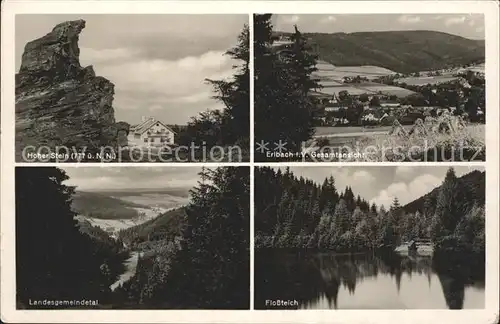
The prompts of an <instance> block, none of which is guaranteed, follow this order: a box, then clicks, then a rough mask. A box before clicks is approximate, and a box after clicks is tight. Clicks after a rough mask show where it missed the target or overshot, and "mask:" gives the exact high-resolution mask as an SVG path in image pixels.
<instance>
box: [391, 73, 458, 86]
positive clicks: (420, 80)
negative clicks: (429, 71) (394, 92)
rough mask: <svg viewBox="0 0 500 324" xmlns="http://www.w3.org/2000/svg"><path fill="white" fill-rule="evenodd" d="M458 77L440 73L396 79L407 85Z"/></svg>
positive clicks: (440, 81)
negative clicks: (438, 74)
mask: <svg viewBox="0 0 500 324" xmlns="http://www.w3.org/2000/svg"><path fill="white" fill-rule="evenodd" d="M457 79H458V77H456V76H453V75H440V76H424V77H407V78H401V79H396V80H395V81H396V82H397V83H406V84H407V85H416V86H418V85H426V84H431V85H434V84H440V83H446V82H450V81H454V80H457Z"/></svg>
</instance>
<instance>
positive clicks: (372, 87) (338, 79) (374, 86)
mask: <svg viewBox="0 0 500 324" xmlns="http://www.w3.org/2000/svg"><path fill="white" fill-rule="evenodd" d="M316 68H317V69H318V71H315V72H314V73H313V77H316V78H318V79H319V84H320V85H321V86H322V88H321V89H319V90H318V93H320V94H325V95H328V96H333V95H336V96H338V94H339V92H341V91H347V92H349V94H351V95H361V94H364V93H366V94H384V95H389V96H390V95H395V96H398V97H406V96H409V95H411V94H413V93H414V92H413V91H411V90H407V89H403V88H400V87H396V86H389V85H385V84H381V83H376V82H370V81H366V82H362V83H343V82H342V78H344V77H357V76H360V77H365V78H367V79H368V80H373V79H376V78H378V77H380V76H385V75H391V74H394V73H395V72H393V71H391V70H388V69H385V68H382V67H379V66H334V65H332V64H329V63H327V62H323V61H320V62H319V63H318V64H317V65H316Z"/></svg>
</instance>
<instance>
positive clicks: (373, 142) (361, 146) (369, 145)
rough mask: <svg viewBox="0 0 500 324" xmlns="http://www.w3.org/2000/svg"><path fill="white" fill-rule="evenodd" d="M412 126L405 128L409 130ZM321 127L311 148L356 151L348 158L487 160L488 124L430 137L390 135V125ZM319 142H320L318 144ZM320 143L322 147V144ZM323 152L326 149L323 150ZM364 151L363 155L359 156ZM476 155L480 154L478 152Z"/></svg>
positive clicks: (378, 159) (469, 126)
mask: <svg viewBox="0 0 500 324" xmlns="http://www.w3.org/2000/svg"><path fill="white" fill-rule="evenodd" d="M411 127H412V126H405V127H403V128H404V129H406V130H407V131H408V128H411ZM348 128H349V129H347V128H346V127H319V128H317V129H316V134H315V137H314V139H313V140H312V141H311V142H310V143H308V144H307V147H308V150H309V151H311V149H312V150H313V151H314V149H313V147H314V146H316V150H325V148H329V149H330V150H333V151H332V152H336V151H337V152H338V150H340V149H341V148H342V150H343V151H345V149H346V148H349V149H348V150H350V152H353V153H357V154H358V156H357V157H352V158H346V159H344V160H348V161H379V162H380V161H384V162H385V161H436V162H437V161H446V160H449V159H451V158H452V157H451V156H453V159H454V161H461V159H464V160H469V159H470V160H484V157H485V125H475V124H472V125H468V126H467V127H466V128H464V129H461V130H457V131H456V132H453V133H431V134H429V135H427V136H411V137H401V136H396V135H389V134H388V133H389V129H390V127H377V128H368V129H364V128H362V127H348ZM319 143H320V144H319ZM320 146H321V147H320ZM323 152H324V151H323ZM359 154H361V155H359ZM476 154H477V155H476Z"/></svg>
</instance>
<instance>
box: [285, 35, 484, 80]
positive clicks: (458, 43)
mask: <svg viewBox="0 0 500 324" xmlns="http://www.w3.org/2000/svg"><path fill="white" fill-rule="evenodd" d="M276 35H277V36H279V35H291V34H289V33H283V32H277V33H276ZM304 36H305V37H307V38H309V40H310V43H311V44H312V45H313V48H316V50H317V51H318V55H319V59H320V60H324V61H327V62H330V63H332V64H333V65H339V66H359V65H375V66H380V67H384V68H387V69H390V70H393V71H395V72H399V73H410V72H418V71H428V70H435V69H442V68H446V67H451V66H456V65H464V64H470V63H473V62H479V61H482V62H484V57H485V52H484V51H485V49H484V48H485V47H484V40H472V39H468V38H464V37H461V36H457V35H451V34H447V33H443V32H437V31H428V30H415V31H377V32H359V33H333V34H326V33H304Z"/></svg>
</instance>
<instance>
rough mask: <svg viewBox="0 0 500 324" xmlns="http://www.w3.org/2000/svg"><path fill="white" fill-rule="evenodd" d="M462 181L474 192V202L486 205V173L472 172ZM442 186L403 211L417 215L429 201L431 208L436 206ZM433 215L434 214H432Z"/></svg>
mask: <svg viewBox="0 0 500 324" xmlns="http://www.w3.org/2000/svg"><path fill="white" fill-rule="evenodd" d="M460 180H462V181H464V183H466V184H467V186H468V187H469V188H470V189H471V192H472V196H473V197H472V201H473V202H477V203H478V204H479V205H484V202H485V196H486V176H485V172H480V171H477V170H475V171H472V172H471V173H468V174H466V175H464V176H462V177H460ZM440 188H441V186H439V187H436V188H434V189H433V190H432V191H431V192H429V193H427V194H426V195H424V196H422V197H420V198H418V199H416V200H414V201H412V202H410V203H408V204H406V205H405V206H404V207H403V209H404V210H405V211H406V212H407V213H415V212H416V211H417V210H418V211H420V212H422V210H423V209H424V205H425V202H426V201H428V205H429V206H434V207H435V206H436V201H437V198H438V194H439V190H440ZM431 214H432V213H431Z"/></svg>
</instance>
